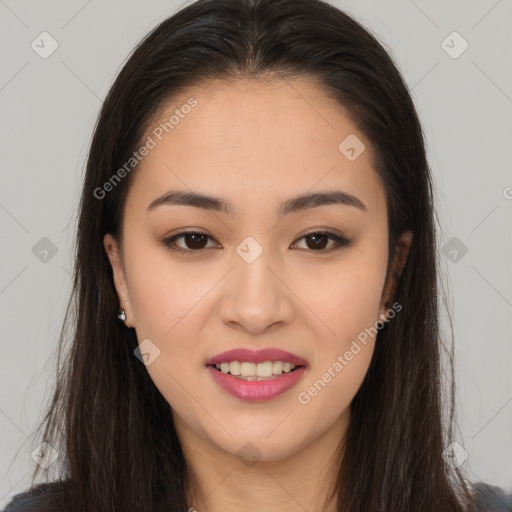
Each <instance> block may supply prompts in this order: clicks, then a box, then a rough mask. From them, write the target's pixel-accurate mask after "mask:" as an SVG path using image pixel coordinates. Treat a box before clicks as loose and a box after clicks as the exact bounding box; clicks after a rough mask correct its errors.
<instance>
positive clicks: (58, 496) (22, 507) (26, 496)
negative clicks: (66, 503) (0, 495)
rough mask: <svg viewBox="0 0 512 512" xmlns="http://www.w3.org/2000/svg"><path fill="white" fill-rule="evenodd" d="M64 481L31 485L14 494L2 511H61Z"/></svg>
mask: <svg viewBox="0 0 512 512" xmlns="http://www.w3.org/2000/svg"><path fill="white" fill-rule="evenodd" d="M65 484H66V482H62V481H61V482H48V483H42V484H36V485H33V486H32V487H31V488H30V489H28V490H26V491H24V492H21V493H19V494H15V495H14V496H13V497H12V499H11V501H10V502H9V503H8V504H7V506H6V507H5V508H4V509H3V510H2V512H36V511H38V512H62V511H63V510H64V508H63V506H62V499H63V496H64V486H65Z"/></svg>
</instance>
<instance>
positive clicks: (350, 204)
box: [104, 80, 411, 460]
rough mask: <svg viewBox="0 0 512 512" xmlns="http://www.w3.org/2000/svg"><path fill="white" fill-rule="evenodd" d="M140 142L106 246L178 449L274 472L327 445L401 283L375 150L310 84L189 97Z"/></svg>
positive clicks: (258, 85) (344, 420)
mask: <svg viewBox="0 0 512 512" xmlns="http://www.w3.org/2000/svg"><path fill="white" fill-rule="evenodd" d="M190 98H193V100H190ZM189 100H190V101H189ZM187 102H188V103H187ZM185 104H188V105H192V106H191V108H183V107H182V106H183V105H185ZM176 109H178V110H179V114H180V115H178V117H176V118H175V120H174V121H176V119H179V120H178V122H177V123H175V124H173V126H172V129H169V128H168V127H167V131H168V132H169V133H168V134H167V133H166V130H162V128H161V127H162V125H161V123H165V121H168V120H169V118H170V116H171V115H172V114H173V113H174V112H175V110H176ZM159 127H160V129H159ZM147 137H150V138H151V140H152V141H153V143H154V144H153V143H151V142H150V143H149V144H148V147H149V146H153V145H154V147H151V149H150V150H149V151H148V152H147V154H146V155H145V156H144V157H143V158H142V159H141V162H140V163H139V164H138V166H137V168H136V170H134V171H133V173H134V174H133V176H132V179H133V181H132V183H131V185H130V189H129V192H128V195H127V200H126V204H125V209H124V221H123V231H122V235H123V244H122V247H121V246H120V245H119V244H118V242H117V241H116V240H115V239H114V238H113V237H112V236H111V235H107V236H105V238H104V245H105V249H106V251H107V254H108V257H109V259H110V262H111V264H112V267H113V270H114V280H115V286H116V289H117V293H118V296H119V302H120V306H121V307H122V308H124V309H125V311H126V316H127V319H126V325H127V326H129V327H134V328H135V330H136V333H137V338H138V341H139V344H140V345H141V347H140V348H141V352H143V353H145V354H148V355H147V356H146V358H147V363H146V369H147V371H148V372H149V375H150V376H151V379H152V380H153V382H154V383H155V385H156V386H157V388H158V389H159V390H160V392H161V393H162V395H163V396H164V397H165V399H166V400H167V401H168V403H169V404H170V406H171V407H172V411H173V417H174V419H175V424H176V428H177V431H178V434H179V435H180V438H181V439H182V440H184V441H186V439H192V438H195V439H197V440H200V442H201V443H203V445H204V446H205V447H208V449H212V450H218V451H219V453H222V454H223V455H226V454H227V455H237V454H240V453H244V452H243V451H244V450H246V451H249V452H250V451H251V450H252V451H253V452H254V453H253V454H250V453H249V455H253V456H255V457H256V456H257V457H258V458H259V459H261V460H275V459H281V458H284V457H287V456H289V455H291V454H293V453H295V452H297V451H299V450H301V449H304V448H306V447H307V446H312V445H313V444H314V443H315V442H316V441H317V440H318V439H320V438H322V436H326V435H328V434H329V432H336V435H339V434H340V433H342V432H343V431H344V429H345V428H346V426H347V424H348V421H349V418H350V407H349V406H350V402H351V400H352V398H353V397H354V395H355V394H356V392H357V390H358V389H359V387H360V385H361V383H362V381H363V379H364V376H365V374H366V372H367V369H368V366H369V364H370V360H371V357H372V354H373V349H374V343H375V333H376V329H375V325H376V322H377V321H378V320H379V318H380V319H382V318H383V315H386V313H389V310H390V306H389V305H386V304H385V303H386V301H387V300H390V298H391V296H392V293H393V289H394V286H396V282H394V281H392V280H391V278H387V272H386V270H387V269H386V263H387V258H388V219H387V213H386V197H385V191H384V188H383V186H382V184H381V182H380V181H379V179H378V176H377V174H376V172H375V170H374V169H373V168H372V153H371V151H372V148H371V144H370V141H369V140H368V139H367V138H366V137H365V135H364V134H363V133H362V132H360V131H359V130H358V128H357V127H356V126H355V125H354V124H353V123H352V121H351V120H350V118H349V117H348V115H347V112H346V111H345V110H344V109H343V108H342V107H341V106H340V105H339V104H338V103H336V102H335V101H334V100H332V99H330V98H329V97H327V96H326V95H324V93H323V92H322V90H321V89H320V88H319V87H318V85H316V84H314V83H311V82H307V81H305V80H304V81H302V80H293V81H284V80H275V81H268V82H256V81H248V80H244V81H239V82H236V83H231V84H226V83H223V82H209V83H208V84H207V86H203V87H196V88H191V89H190V90H189V91H187V94H186V95H183V96H181V97H179V98H175V99H173V101H171V102H169V103H168V104H167V105H165V108H164V109H162V110H161V111H160V113H159V114H158V116H157V117H156V118H155V119H154V120H153V122H152V123H151V124H150V129H149V130H148V133H147V134H146V136H145V139H144V142H147V141H149V139H147ZM347 137H350V138H349V139H347ZM160 139H161V140H160ZM345 139H347V141H346V142H345V143H343V144H342V145H341V149H340V147H339V146H340V144H341V143H342V142H343V141H345ZM363 144H364V146H363ZM350 148H353V149H354V150H353V151H352V150H351V149H350ZM171 192H173V193H175V195H174V196H171V195H168V196H167V197H166V195H167V194H170V193H171ZM178 193H181V194H191V195H192V194H200V195H203V196H208V197H210V198H214V199H204V198H203V200H202V201H201V200H199V199H198V198H195V199H194V200H191V197H192V196H191V195H190V196H189V197H188V200H187V197H186V196H183V195H182V196H178V195H177V194H178ZM311 194H314V195H313V196H311V197H310V198H309V199H307V198H303V199H297V198H300V197H301V196H308V195H311ZM180 197H181V198H180ZM151 205H152V206H151ZM223 205H224V207H223ZM410 235H411V234H410V233H407V234H406V235H404V237H402V239H401V241H400V242H401V243H400V246H399V250H398V252H397V254H396V258H395V261H394V263H393V268H394V270H395V271H397V272H398V273H400V272H401V269H402V268H403V265H404V264H405V259H406V257H407V251H408V248H409V246H410V243H411V236H410ZM391 302H392V301H391ZM394 313H395V312H393V314H394ZM396 314H399V313H396ZM391 316H392V315H391ZM390 321H393V320H390ZM232 350H241V351H238V352H234V353H231V354H223V353H224V352H228V351H232ZM278 351H283V352H278ZM221 363H222V364H221ZM228 363H229V364H228ZM237 363H238V364H237ZM242 363H243V364H242ZM281 363H283V364H281ZM216 364H218V365H219V369H217V367H216ZM292 364H294V365H295V368H294V367H293V366H291V365H292ZM209 365H210V366H209ZM212 365H213V366H212ZM292 369H293V371H291V370H292ZM227 371H229V373H225V372H227ZM239 372H242V375H238V376H236V375H232V374H231V373H233V374H237V373H239ZM255 373H256V375H254V374H255ZM244 374H245V376H244ZM270 375H272V377H270ZM253 376H254V377H256V378H254V379H253ZM241 377H245V378H241Z"/></svg>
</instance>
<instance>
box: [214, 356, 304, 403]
mask: <svg viewBox="0 0 512 512" xmlns="http://www.w3.org/2000/svg"><path fill="white" fill-rule="evenodd" d="M231 361H238V362H247V363H264V362H265V361H283V362H290V363H292V364H294V365H295V366H297V368H296V369H295V370H293V371H291V372H289V373H282V374H281V375H280V376H278V377H276V378H275V379H269V380H259V381H258V380H242V379H237V378H236V377H234V376H233V375H230V374H227V373H222V372H221V371H219V370H217V369H216V368H215V366H214V365H216V364H220V363H224V362H231ZM206 365H207V367H208V371H209V372H210V375H211V376H212V377H213V379H214V380H215V382H216V383H217V384H218V385H219V386H220V387H221V388H222V389H223V390H224V391H227V392H228V393H229V394H230V395H231V396H234V397H235V398H240V399H241V400H248V401H252V402H262V401H265V400H271V399H273V398H275V397H277V396H279V395H281V394H283V393H285V392H286V391H288V390H289V389H290V388H292V387H293V386H294V385H295V384H296V383H297V382H298V381H299V380H300V379H301V377H302V376H303V375H304V373H305V372H306V370H307V366H308V364H307V361H306V360H305V359H302V358H301V357H299V356H297V355H295V354H292V353H290V352H285V351H284V350H279V349H277V348H264V349H261V350H249V349H245V348H239V349H234V350H228V351H227V352H222V353H221V354H217V355H216V356H214V357H211V358H210V359H208V361H206Z"/></svg>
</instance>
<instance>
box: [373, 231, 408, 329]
mask: <svg viewBox="0 0 512 512" xmlns="http://www.w3.org/2000/svg"><path fill="white" fill-rule="evenodd" d="M411 244H412V231H405V232H404V233H402V235H400V237H399V239H398V241H397V245H396V251H395V256H394V258H393V261H392V263H391V268H390V269H389V272H388V275H387V278H386V282H385V284H384V289H383V291H382V297H381V304H380V320H381V321H385V320H386V318H387V314H386V312H387V310H388V309H389V308H390V307H391V303H392V301H393V298H394V296H395V291H396V287H397V285H398V281H399V280H400V276H401V275H402V272H403V270H404V267H405V264H406V263H407V258H408V256H409V251H410V249H411Z"/></svg>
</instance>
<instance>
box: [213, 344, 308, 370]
mask: <svg viewBox="0 0 512 512" xmlns="http://www.w3.org/2000/svg"><path fill="white" fill-rule="evenodd" d="M231 361H239V362H247V363H264V362H265V361H283V362H287V361H288V362H290V363H292V364H294V365H295V366H307V362H306V360H305V359H302V357H299V356H297V355H295V354H292V353H291V352H286V351H285V350H280V349H278V348H262V349H260V350H250V349H247V348H236V349H233V350H228V351H227V352H221V353H220V354H217V355H215V356H213V357H211V358H210V359H208V361H206V365H207V366H209V365H214V364H220V363H227V362H231Z"/></svg>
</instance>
